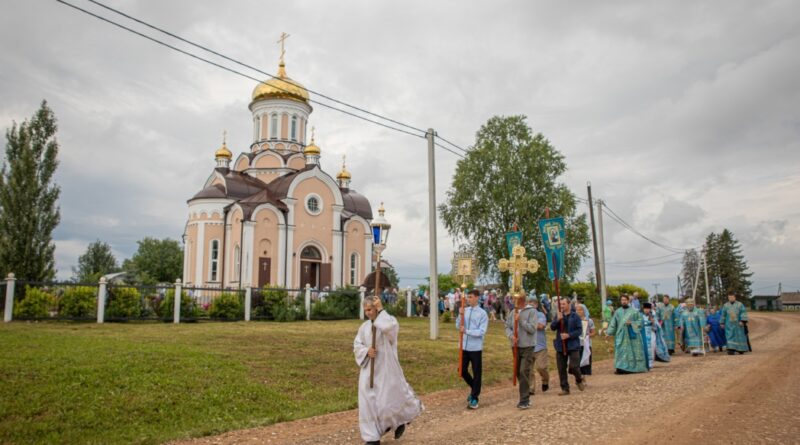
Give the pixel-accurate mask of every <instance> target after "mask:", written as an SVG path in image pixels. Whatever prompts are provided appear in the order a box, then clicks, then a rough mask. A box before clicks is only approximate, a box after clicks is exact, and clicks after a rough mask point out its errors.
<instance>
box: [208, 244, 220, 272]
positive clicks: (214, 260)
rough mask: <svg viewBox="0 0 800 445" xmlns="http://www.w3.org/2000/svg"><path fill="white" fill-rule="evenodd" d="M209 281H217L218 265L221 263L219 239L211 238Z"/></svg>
mask: <svg viewBox="0 0 800 445" xmlns="http://www.w3.org/2000/svg"><path fill="white" fill-rule="evenodd" d="M209 252H210V255H209V257H208V258H209V265H208V281H217V267H218V264H219V240H211V249H209Z"/></svg>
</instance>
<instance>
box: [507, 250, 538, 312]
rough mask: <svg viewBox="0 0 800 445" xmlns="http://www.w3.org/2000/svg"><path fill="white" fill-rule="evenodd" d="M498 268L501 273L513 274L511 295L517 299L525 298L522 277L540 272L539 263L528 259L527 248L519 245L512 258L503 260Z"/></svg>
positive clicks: (513, 251)
mask: <svg viewBox="0 0 800 445" xmlns="http://www.w3.org/2000/svg"><path fill="white" fill-rule="evenodd" d="M497 267H498V268H499V269H500V272H510V273H511V294H512V295H513V296H514V297H516V298H517V299H522V298H525V291H524V289H522V277H523V276H524V275H525V274H526V273H536V271H538V270H539V262H538V261H536V260H532V259H531V260H529V259H528V258H526V257H525V247H523V246H522V245H519V244H517V245H516V246H514V250H512V255H511V258H508V259H506V258H502V259H501V260H500V261H498V263H497ZM517 303H519V302H517Z"/></svg>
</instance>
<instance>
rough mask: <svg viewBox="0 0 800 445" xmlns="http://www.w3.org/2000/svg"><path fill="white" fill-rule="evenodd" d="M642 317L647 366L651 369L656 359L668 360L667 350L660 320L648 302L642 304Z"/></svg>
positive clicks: (660, 360)
mask: <svg viewBox="0 0 800 445" xmlns="http://www.w3.org/2000/svg"><path fill="white" fill-rule="evenodd" d="M642 318H643V321H644V333H645V339H646V340H645V344H646V345H647V358H648V363H649V364H648V368H650V369H652V368H653V365H654V364H655V362H656V361H659V362H668V361H669V360H670V358H669V352H668V351H667V344H666V343H665V342H664V336H663V335H662V333H661V320H659V319H658V314H657V313H656V312H655V311H653V306H652V304H650V303H644V304H642Z"/></svg>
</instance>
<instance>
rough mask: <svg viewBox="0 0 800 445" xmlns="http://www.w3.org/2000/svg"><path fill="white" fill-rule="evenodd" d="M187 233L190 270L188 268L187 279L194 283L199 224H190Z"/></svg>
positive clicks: (188, 281)
mask: <svg viewBox="0 0 800 445" xmlns="http://www.w3.org/2000/svg"><path fill="white" fill-rule="evenodd" d="M186 235H187V236H186V238H187V240H188V241H187V242H188V243H189V270H187V273H186V280H185V281H186V282H187V283H192V284H194V281H195V280H194V272H195V270H197V263H196V261H197V260H196V258H197V226H196V225H190V226H189V227H187V229H186Z"/></svg>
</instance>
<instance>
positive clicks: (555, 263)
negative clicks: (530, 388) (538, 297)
mask: <svg viewBox="0 0 800 445" xmlns="http://www.w3.org/2000/svg"><path fill="white" fill-rule="evenodd" d="M553 271H554V272H555V274H554V275H555V278H556V279H555V284H556V301H557V304H558V312H559V313H560V312H561V292H560V291H559V288H558V259H557V258H556V253H555V252H553ZM563 333H564V314H563V313H562V314H561V323H560V329H559V333H558V335H559V337H560V336H561V334H563ZM561 351H562V352H563V354H564V355H567V341H566V340H565V339H563V338H562V339H561Z"/></svg>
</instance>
